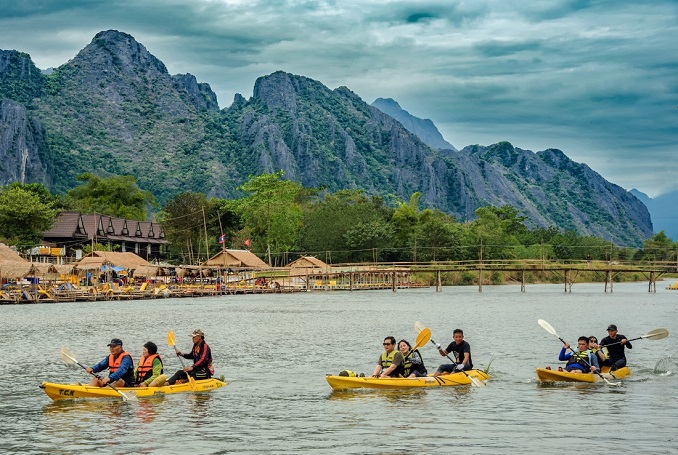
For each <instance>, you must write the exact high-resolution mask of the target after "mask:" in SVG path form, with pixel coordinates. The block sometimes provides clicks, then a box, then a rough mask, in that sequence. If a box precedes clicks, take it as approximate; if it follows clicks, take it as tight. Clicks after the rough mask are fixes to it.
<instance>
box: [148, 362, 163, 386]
mask: <svg viewBox="0 0 678 455" xmlns="http://www.w3.org/2000/svg"><path fill="white" fill-rule="evenodd" d="M161 374H162V362H161V361H160V359H159V358H157V357H156V358H155V359H153V374H151V377H150V378H148V379H146V380H145V381H144V384H146V385H148V384H150V383H151V382H153V380H154V379H155V378H157V377H158V376H160V375H161Z"/></svg>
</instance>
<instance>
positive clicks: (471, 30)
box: [0, 0, 678, 197]
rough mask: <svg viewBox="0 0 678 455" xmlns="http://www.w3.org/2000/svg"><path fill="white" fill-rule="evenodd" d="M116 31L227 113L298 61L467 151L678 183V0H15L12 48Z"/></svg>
mask: <svg viewBox="0 0 678 455" xmlns="http://www.w3.org/2000/svg"><path fill="white" fill-rule="evenodd" d="M108 29H115V30H119V31H122V32H126V33H129V34H131V35H132V36H134V37H135V38H136V39H137V41H139V42H140V43H142V44H143V45H144V46H145V47H146V48H147V49H148V50H149V51H150V52H151V53H152V54H154V55H155V56H156V57H158V58H159V59H160V60H162V61H163V62H164V63H165V65H166V66H167V68H168V70H169V72H170V73H171V74H178V73H187V72H190V73H192V74H194V75H195V76H196V77H197V78H198V80H199V81H200V82H207V83H209V84H210V85H211V86H212V89H213V90H214V91H215V92H216V93H217V95H218V97H219V104H220V106H221V107H222V108H223V107H227V106H228V105H230V104H231V102H232V100H233V95H234V94H235V93H241V94H242V95H244V96H245V97H246V98H248V97H250V96H251V94H252V88H253V86H254V82H255V80H256V78H257V77H260V76H263V75H267V74H270V73H272V72H274V71H277V70H283V71H287V72H290V73H294V74H299V75H303V76H307V77H310V78H312V79H316V80H318V81H320V82H322V83H324V84H325V85H327V86H328V87H330V88H336V87H338V86H341V85H345V86H347V87H348V88H350V89H351V90H353V91H354V92H355V93H357V94H358V95H359V96H360V97H362V98H363V99H364V100H365V101H366V102H368V103H372V102H373V101H374V100H375V99H376V98H378V97H384V98H387V97H388V98H393V99H395V100H396V101H398V102H399V103H400V105H401V106H402V107H403V109H405V110H407V111H409V112H410V113H412V114H413V115H416V116H418V117H422V118H430V119H432V120H433V122H434V123H435V124H436V125H437V126H438V128H439V129H440V131H441V132H442V134H443V136H445V138H446V139H447V140H448V141H449V142H451V143H452V144H454V145H455V147H457V148H459V149H461V148H462V147H464V146H466V145H470V144H482V145H490V144H493V143H496V142H498V141H503V140H506V141H510V142H511V143H512V144H513V145H514V146H516V147H520V148H523V149H528V150H532V151H535V152H536V151H539V150H544V149H547V148H559V149H561V150H563V151H564V152H565V154H566V155H568V156H569V157H570V158H572V159H573V160H575V161H577V162H583V163H586V164H588V165H589V166H590V167H591V168H593V169H594V170H595V171H597V172H598V173H599V174H601V175H602V176H603V177H604V178H606V179H607V180H610V181H611V182H614V183H616V184H618V185H620V186H622V187H624V188H626V189H627V190H629V189H631V188H637V189H639V190H641V191H643V192H645V193H647V194H648V195H650V196H653V197H656V196H658V195H660V194H663V193H666V192H669V191H672V190H678V153H677V152H678V2H677V1H676V0H646V1H645V2H638V1H626V0H609V1H607V0H496V1H494V0H466V1H462V0H421V1H404V0H400V1H397V0H396V1H390V0H360V1H359V0H327V1H321V0H271V1H260V0H165V1H159V0H127V1H122V0H108V1H105V2H102V1H99V0H79V1H75V0H73V1H69V0H58V1H57V0H40V1H28V0H9V1H8V0H0V30H1V32H0V49H16V50H19V51H23V52H26V53H28V54H30V55H31V57H32V58H33V61H34V62H35V64H36V65H37V66H38V67H40V68H48V67H57V66H59V65H61V64H63V63H65V62H67V61H68V60H69V59H71V58H73V57H74V56H75V55H76V54H77V52H78V51H79V50H80V49H82V48H83V47H85V46H86V45H87V44H88V43H89V42H90V41H91V40H92V38H93V37H94V35H95V34H96V33H97V32H99V31H102V30H108Z"/></svg>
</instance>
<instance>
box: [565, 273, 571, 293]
mask: <svg viewBox="0 0 678 455" xmlns="http://www.w3.org/2000/svg"><path fill="white" fill-rule="evenodd" d="M570 272H571V270H565V292H566V293H571V292H572V282H571V281H570Z"/></svg>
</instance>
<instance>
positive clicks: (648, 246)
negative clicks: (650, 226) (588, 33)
mask: <svg viewBox="0 0 678 455" xmlns="http://www.w3.org/2000/svg"><path fill="white" fill-rule="evenodd" d="M677 247H678V246H677V244H676V243H674V242H673V241H672V240H671V238H670V237H669V236H667V235H666V233H665V232H664V231H659V232H658V233H656V234H655V235H653V236H652V237H650V238H649V239H647V240H645V242H643V250H642V251H643V253H642V259H644V260H646V261H669V260H673V259H675V257H676V255H675V249H676V248H677Z"/></svg>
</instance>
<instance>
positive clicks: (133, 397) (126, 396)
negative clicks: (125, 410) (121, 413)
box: [118, 390, 139, 402]
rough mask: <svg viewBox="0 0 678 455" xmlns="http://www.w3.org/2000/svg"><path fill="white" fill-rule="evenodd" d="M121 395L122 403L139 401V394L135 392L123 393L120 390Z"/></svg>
mask: <svg viewBox="0 0 678 455" xmlns="http://www.w3.org/2000/svg"><path fill="white" fill-rule="evenodd" d="M118 392H119V393H120V396H122V401H134V402H136V401H139V397H138V396H137V393H136V392H135V391H133V390H130V391H127V392H121V391H120V390H118Z"/></svg>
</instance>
